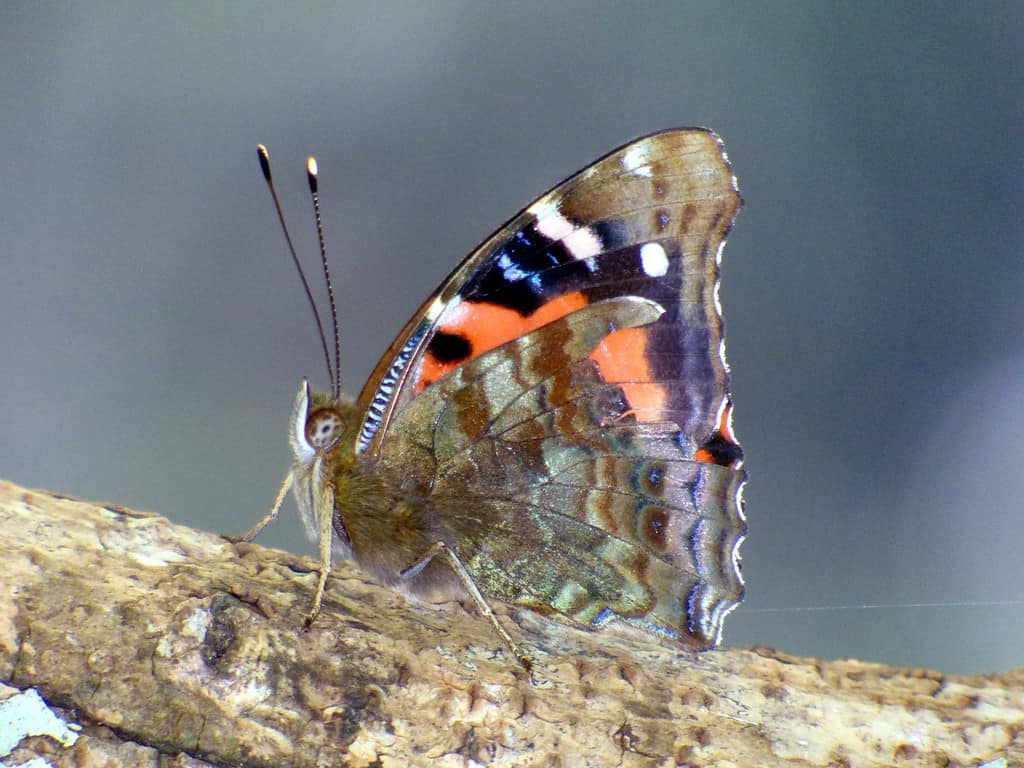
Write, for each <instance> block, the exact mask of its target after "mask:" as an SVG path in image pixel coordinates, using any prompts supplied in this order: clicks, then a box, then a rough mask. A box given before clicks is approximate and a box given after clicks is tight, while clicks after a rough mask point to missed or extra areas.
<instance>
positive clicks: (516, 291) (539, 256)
mask: <svg viewBox="0 0 1024 768" xmlns="http://www.w3.org/2000/svg"><path fill="white" fill-rule="evenodd" d="M485 263H486V264H487V266H486V267H485V268H483V269H481V270H480V271H479V272H478V273H477V274H475V275H472V276H471V277H470V279H469V280H468V281H467V283H466V285H465V286H463V288H462V290H460V291H459V295H460V296H462V297H463V298H465V299H469V300H471V301H487V302H490V303H492V304H497V305H499V306H502V307H507V308H508V309H512V310H515V311H516V312H518V313H519V314H520V315H522V316H523V317H526V316H528V315H531V314H533V313H534V312H535V311H536V310H537V308H538V307H540V306H541V305H542V304H544V303H545V302H546V301H548V300H549V299H552V298H554V297H556V296H559V295H561V294H564V293H569V292H570V291H571V290H574V287H573V286H574V285H575V284H576V283H584V282H585V277H586V275H587V274H588V272H589V270H588V269H587V266H586V264H584V263H583V262H581V261H580V260H579V259H577V258H576V257H575V256H573V255H572V253H570V251H569V249H568V248H566V247H565V245H564V244H563V243H561V242H556V241H555V240H552V239H551V238H550V237H547V236H546V235H544V234H542V233H541V232H539V231H538V230H537V228H536V227H535V226H534V225H533V224H531V225H529V226H526V227H523V228H522V229H520V230H518V231H516V232H514V233H513V234H512V236H511V237H510V238H509V239H508V241H507V242H505V243H504V244H502V246H501V247H500V248H498V249H496V250H495V251H494V252H492V253H491V255H490V256H489V257H488V258H487V260H486V262H485Z"/></svg>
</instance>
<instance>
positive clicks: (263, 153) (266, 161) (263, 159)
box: [256, 144, 338, 397]
mask: <svg viewBox="0 0 1024 768" xmlns="http://www.w3.org/2000/svg"><path fill="white" fill-rule="evenodd" d="M256 151H257V152H258V153H259V156H260V169H261V170H262V171H263V178H264V179H265V180H266V182H267V188H268V189H269V190H270V197H271V198H272V199H273V200H274V209H275V210H276V211H277V220H278V221H279V222H281V231H282V232H284V239H285V242H287V243H288V252H289V253H290V254H291V255H292V263H293V264H294V265H295V269H296V271H297V272H298V273H299V279H300V280H302V287H303V289H305V291H306V299H307V300H308V301H309V308H310V309H312V310H313V318H314V319H315V320H316V330H317V332H318V333H319V334H320V345H321V346H322V347H323V350H324V360H325V361H326V363H327V375H328V377H330V379H331V391H332V392H334V393H337V391H338V381H337V379H336V378H335V375H334V371H333V370H332V369H331V356H330V353H329V352H328V351H327V336H326V335H325V334H324V325H323V323H322V322H320V313H319V312H318V311H317V308H316V302H315V301H313V292H312V291H311V290H310V289H309V281H308V280H306V273H305V272H304V271H303V270H302V265H301V264H300V263H299V257H298V256H297V255H296V254H295V246H294V245H292V236H291V234H289V232H288V225H287V224H285V223H284V214H283V213H281V203H280V202H278V199H277V190H275V189H274V179H273V177H272V176H271V175H270V155H269V154H268V153H267V148H266V147H265V146H263V145H262V144H259V145H257V146H256ZM317 219H319V214H318V215H317ZM320 242H321V248H322V247H323V238H322V237H321V239H320ZM328 288H330V282H329V281H328ZM331 314H332V315H333V314H334V298H333V296H332V297H331ZM334 329H335V330H334V342H335V348H337V342H338V330H337V329H338V324H337V322H335V324H334ZM335 397H337V394H335Z"/></svg>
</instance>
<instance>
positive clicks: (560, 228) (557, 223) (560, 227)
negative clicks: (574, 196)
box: [537, 208, 573, 242]
mask: <svg viewBox="0 0 1024 768" xmlns="http://www.w3.org/2000/svg"><path fill="white" fill-rule="evenodd" d="M537 231H538V232H540V233H541V234H542V235H544V237H546V238H548V239H549V240H554V241H555V242H558V241H559V240H562V239H563V238H565V237H568V236H569V235H571V234H572V231H573V226H572V222H571V221H569V220H568V219H567V218H565V216H563V215H562V214H560V213H559V212H558V209H556V208H555V209H553V208H549V209H548V210H547V212H546V214H545V215H543V216H541V215H538V216H537Z"/></svg>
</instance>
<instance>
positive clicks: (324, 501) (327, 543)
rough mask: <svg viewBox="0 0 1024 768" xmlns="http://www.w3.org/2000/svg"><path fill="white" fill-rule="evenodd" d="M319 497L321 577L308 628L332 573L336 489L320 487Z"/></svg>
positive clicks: (305, 623) (318, 612) (317, 506)
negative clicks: (332, 525) (332, 536)
mask: <svg viewBox="0 0 1024 768" xmlns="http://www.w3.org/2000/svg"><path fill="white" fill-rule="evenodd" d="M319 490H320V493H319V494H318V496H319V498H318V499H316V500H315V502H314V503H315V507H316V518H317V520H316V523H317V544H318V545H319V549H320V578H319V579H317V582H316V594H315V595H313V607H312V608H310V609H309V614H308V615H307V616H306V620H305V622H303V624H304V626H305V627H306V629H309V628H310V627H311V626H312V625H313V622H314V621H316V617H317V616H319V615H320V609H321V608H322V607H323V603H324V591H326V589H327V577H328V576H329V575H330V573H331V543H332V542H331V535H332V530H331V523H332V521H333V519H334V491H333V489H332V487H331V486H330V485H324V486H321V487H320V489H319Z"/></svg>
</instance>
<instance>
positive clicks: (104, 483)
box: [0, 2, 1024, 672]
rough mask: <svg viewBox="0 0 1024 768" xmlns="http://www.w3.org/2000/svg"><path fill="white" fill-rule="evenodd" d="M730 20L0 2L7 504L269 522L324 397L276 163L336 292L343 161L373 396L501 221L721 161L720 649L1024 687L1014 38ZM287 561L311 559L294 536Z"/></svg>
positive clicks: (964, 11)
mask: <svg viewBox="0 0 1024 768" xmlns="http://www.w3.org/2000/svg"><path fill="white" fill-rule="evenodd" d="M708 5H710V4H705V3H677V2H664V3H643V4H639V3H638V4H624V3H620V2H613V3H569V2H560V3H556V4H549V3H543V4H541V3H537V4H532V3H525V4H524V3H501V4H499V3H493V4H492V3H455V2H446V3H433V4H427V3H408V4H405V3H397V4H368V3H351V4H342V3H324V4H317V3H304V4H296V3H291V4H279V5H270V4H256V3H248V2H246V3H242V2H237V3H228V2H224V3H216V4H206V3H187V4H177V3H160V4H156V3H147V4H131V3H129V4H105V5H104V4H77V3H76V4H72V3H67V4H60V3H49V4H42V3H31V2H24V3H4V4H3V6H2V8H0V71H2V72H3V75H2V77H0V179H2V183H0V271H2V274H0V350H2V353H3V367H2V370H3V396H2V402H0V436H2V442H0V476H2V477H5V478H8V479H10V480H14V481H17V482H19V483H22V484H27V485H29V486H37V487H46V488H51V489H59V490H61V491H65V492H68V493H72V494H75V495H78V496H81V497H86V498H92V499H102V500H108V501H113V502H116V503H120V504H125V505H129V506H134V507H140V508H143V509H151V510H156V511H159V512H161V513H163V514H165V515H167V516H168V517H170V518H172V519H173V520H175V521H178V522H182V523H189V524H192V525H196V526H200V527H202V528H206V529H209V530H213V531H225V532H235V533H240V532H242V531H243V530H245V529H246V528H247V527H249V525H250V524H251V523H252V522H253V521H254V520H255V519H257V518H258V517H259V516H260V515H262V514H263V512H264V511H265V509H266V507H267V505H268V504H269V503H270V501H271V500H272V498H273V494H274V491H275V489H276V488H277V485H278V483H279V481H280V479H281V477H282V476H283V473H284V472H285V469H286V467H287V465H288V461H289V453H288V448H287V443H286V439H285V424H286V420H287V413H288V409H289V405H290V403H291V399H292V396H293V394H294V392H295V389H296V387H297V385H298V381H299V379H300V377H302V376H304V375H310V376H312V377H313V378H314V381H315V382H316V383H318V384H319V385H321V386H323V384H324V375H323V364H322V361H321V358H320V352H319V346H318V341H317V339H316V337H315V335H314V333H313V331H312V328H311V322H310V317H309V312H308V309H307V307H306V306H305V303H304V299H303V296H302V293H301V289H300V287H299V284H298V281H297V279H296V277H295V275H294V274H293V271H292V267H291V265H290V263H289V259H288V256H287V255H286V252H285V250H284V245H283V241H282V237H281V234H280V232H279V230H278V226H277V223H276V221H275V220H274V217H273V214H272V209H271V205H270V202H269V199H268V196H267V193H266V190H265V188H264V186H263V183H262V180H261V178H260V175H259V171H258V168H257V163H256V154H255V150H254V147H255V145H256V143H257V142H261V141H262V142H264V143H266V144H267V145H268V146H269V147H270V150H271V154H272V157H273V160H274V162H275V168H276V177H277V181H278V188H279V190H280V191H281V193H282V195H283V198H284V205H285V207H286V210H287V213H288V215H289V218H290V220H291V221H292V226H293V229H294V232H295V235H296V239H297V244H298V246H299V248H300V250H301V252H302V253H303V254H304V255H305V256H306V257H308V258H309V262H310V263H315V239H314V231H313V227H312V225H311V217H310V215H309V213H308V209H307V201H306V197H305V182H304V175H303V173H304V171H303V163H304V159H305V156H306V155H307V154H310V153H312V154H315V155H316V156H317V158H318V160H319V162H320V170H321V190H322V193H323V203H324V206H325V210H326V221H325V226H326V231H327V236H328V240H329V247H330V250H331V253H332V256H333V263H334V271H335V274H336V278H337V285H336V287H337V293H338V301H339V305H340V313H341V321H342V331H343V354H342V359H343V367H344V380H345V386H346V389H347V390H348V391H349V392H350V393H355V392H356V391H358V389H359V387H360V386H361V385H362V382H363V380H364V378H365V376H366V375H367V374H368V373H369V371H370V369H371V367H372V366H373V364H374V363H375V362H376V359H377V357H378V356H379V355H380V354H381V353H382V352H383V350H384V349H385V347H386V346H387V344H388V343H389V342H390V340H391V338H392V336H393V334H394V333H395V332H396V331H397V330H398V329H399V328H400V326H401V325H402V324H403V323H404V322H405V320H406V319H407V318H408V316H409V315H410V314H411V312H412V311H413V310H414V309H415V308H416V307H417V306H418V305H419V303H420V301H421V300H422V299H423V298H425V297H426V295H427V294H428V292H430V291H431V290H432V289H433V288H434V287H435V286H436V284H437V283H438V282H439V280H440V279H441V278H442V277H443V276H444V275H445V274H447V273H448V271H449V270H450V269H452V268H453V267H454V266H455V264H456V263H457V262H458V261H459V260H460V259H461V258H462V257H463V256H464V255H465V254H466V253H467V252H468V251H469V250H470V249H471V248H472V247H473V246H474V245H476V243H477V242H478V241H480V240H481V239H482V238H484V237H485V236H486V235H487V234H488V233H489V232H490V231H491V230H492V229H494V228H495V227H496V226H497V225H499V224H501V223H502V222H503V221H504V220H505V219H506V218H508V217H509V216H510V215H511V214H512V213H514V212H515V211H517V210H518V209H519V208H520V207H522V206H523V205H525V204H526V203H528V202H529V201H530V200H531V199H532V198H533V197H535V196H536V195H538V194H539V193H541V192H543V191H544V190H546V189H547V188H548V187H550V186H551V185H553V184H554V183H555V182H557V181H559V180H560V179H561V178H562V177H564V176H566V175H568V174H570V173H572V172H573V171H575V170H577V169H578V168H580V167H582V166H583V165H585V164H587V163H589V162H590V161H591V160H593V159H595V158H596V157H597V156H599V155H600V154H602V153H604V152H606V151H607V150H609V149H611V148H612V147H614V146H616V145H618V144H621V143H623V142H624V141H627V140H628V139H630V138H632V137H634V136H636V135H638V134H641V133H647V132H649V131H653V130H657V129H660V128H666V127H671V126H678V125H705V126H709V127H712V128H714V129H715V130H716V131H718V132H719V133H720V134H721V135H722V136H723V137H724V139H725V141H726V144H727V147H728V150H729V154H730V157H731V158H732V161H733V164H734V167H735V171H736V174H737V176H738V177H739V180H740V186H741V188H742V190H743V194H744V196H745V198H746V201H747V205H746V208H745V209H744V211H743V212H742V213H741V214H740V217H739V219H738V221H737V225H736V228H735V230H734V232H733V235H732V237H731V238H730V240H729V245H728V247H727V249H726V254H725V256H726V258H725V267H724V284H723V290H722V299H723V303H724V305H725V314H726V319H727V325H728V339H729V358H730V362H731V363H732V367H733V371H734V394H735V402H736V429H737V431H738V434H739V436H740V438H741V439H742V440H743V443H744V446H745V448H746V451H747V457H748V461H747V467H748V469H749V471H750V478H751V479H750V483H749V485H748V487H747V493H746V499H747V512H748V516H749V521H750V536H749V538H748V539H747V542H746V544H745V547H744V550H743V554H744V562H745V575H746V578H747V582H748V599H747V601H746V603H744V605H743V606H741V608H740V609H739V610H737V611H736V613H735V614H733V616H732V617H731V619H730V621H729V622H728V624H727V626H726V642H727V643H729V644H732V645H738V646H750V645H769V646H774V647H776V648H779V649H781V650H784V651H788V652H791V653H794V654H813V655H816V656H821V657H825V658H835V657H840V656H856V657H860V658H863V659H866V660H871V661H882V662H889V663H894V664H901V665H914V666H926V667H932V668H937V669H939V670H941V671H943V672H982V671H994V670H1004V669H1007V668H1010V667H1013V666H1020V665H1024V648H1022V639H1024V607H1022V605H1021V603H1020V601H1021V600H1022V598H1024V588H1022V586H1021V585H1022V582H1024V555H1022V553H1021V550H1022V545H1024V504H1022V503H1021V498H1022V496H1024V493H1022V492H1024V429H1022V427H1024V415H1022V414H1024V329H1022V321H1024V256H1022V254H1024V225H1022V221H1024V217H1022V215H1021V211H1022V205H1024V151H1022V149H1021V147H1022V143H1021V138H1022V135H1024V131H1022V129H1024V107H1022V105H1024V68H1022V53H1021V51H1022V50H1024V6H1021V5H1020V4H1019V3H1017V2H1005V3H996V2H989V3H969V4H961V3H946V4H942V3H933V2H926V3H925V2H923V3H899V4H896V3H889V2H880V3H868V2H864V3H844V4H840V5H831V4H827V3H820V2H785V3H782V2H780V3H766V4H748V3H735V4H728V3H727V4H714V5H715V9H714V10H710V9H709V8H708V7H707V6H708ZM371 8H372V9H371ZM290 510H291V507H290V506H289V511H290ZM263 541H264V542H265V543H269V544H271V545H275V546H280V547H284V548H287V549H290V550H292V551H296V552H311V551H312V550H311V548H310V547H309V545H307V544H306V542H305V541H304V538H303V536H302V534H301V532H300V528H299V523H298V520H297V518H296V516H295V515H294V514H291V513H289V514H287V515H285V516H284V517H283V519H282V521H281V522H279V523H278V524H277V525H276V526H274V527H273V528H272V529H271V530H270V531H269V532H268V534H266V535H265V537H264V539H263ZM935 603H938V604H941V605H938V606H936V605H933V604H935ZM986 603H988V604H986ZM993 603H997V604H993ZM908 604H916V606H915V607H907V606H908ZM878 605H884V606H891V605H898V606H903V607H898V608H893V607H886V608H879V607H863V606H878ZM829 606H833V607H841V606H847V607H846V608H840V609H835V610H817V609H820V608H823V607H829ZM858 606H860V607H858Z"/></svg>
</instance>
